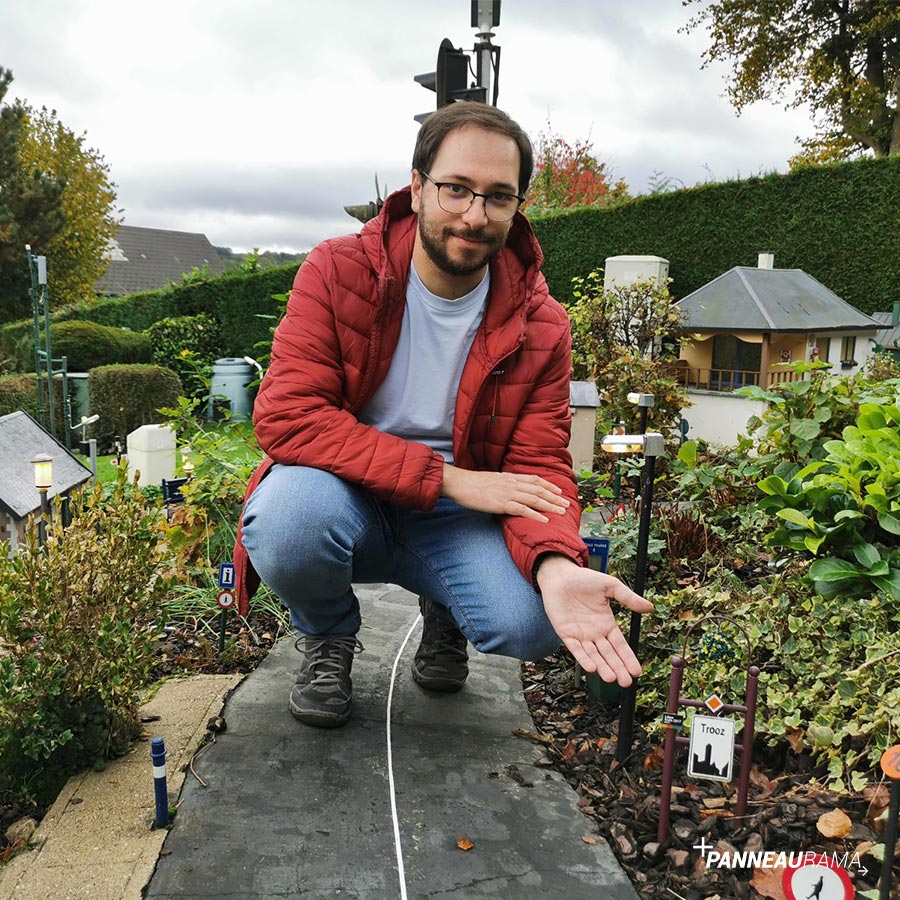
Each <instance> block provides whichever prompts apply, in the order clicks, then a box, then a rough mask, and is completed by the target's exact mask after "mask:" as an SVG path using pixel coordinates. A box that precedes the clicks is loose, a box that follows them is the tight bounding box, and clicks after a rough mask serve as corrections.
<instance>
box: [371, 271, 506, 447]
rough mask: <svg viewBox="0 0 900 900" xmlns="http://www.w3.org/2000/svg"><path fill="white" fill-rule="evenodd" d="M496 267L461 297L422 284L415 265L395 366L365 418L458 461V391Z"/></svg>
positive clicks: (383, 429)
mask: <svg viewBox="0 0 900 900" xmlns="http://www.w3.org/2000/svg"><path fill="white" fill-rule="evenodd" d="M489 288H490V269H488V270H487V271H486V272H485V275H484V278H483V279H482V280H481V283H480V284H479V285H478V286H477V287H475V288H474V289H473V290H472V291H470V292H469V293H468V294H466V295H465V296H463V297H460V298H459V299H457V300H445V299H444V298H443V297H438V296H437V294H432V293H431V291H429V290H428V288H426V287H425V285H424V284H422V279H421V278H419V275H418V273H417V272H416V269H415V266H410V269H409V281H408V283H407V285H406V306H405V308H404V310H403V324H402V326H401V328H400V339H399V341H398V343H397V349H396V351H395V352H394V357H393V359H392V360H391V368H390V370H389V371H388V374H387V377H386V378H385V380H384V382H383V384H382V385H381V386H380V387H379V388H378V390H377V391H376V392H375V394H374V396H373V397H372V399H371V400H370V401H369V402H368V403H367V404H366V405H365V407H363V409H362V410H360V413H359V421H360V422H363V423H364V424H366V425H374V426H375V427H376V428H377V429H378V430H379V431H384V432H386V433H387V434H393V435H396V436H397V437H402V438H404V439H406V440H409V441H418V442H419V443H422V444H427V445H428V446H429V447H431V448H432V449H433V450H436V451H437V452H438V453H440V454H441V455H442V456H443V457H444V459H445V460H446V461H447V462H448V463H452V462H453V413H454V409H455V407H456V394H457V392H458V391H459V380H460V378H461V377H462V372H463V367H464V366H465V364H466V358H467V357H468V355H469V350H470V349H471V347H472V341H473V340H474V339H475V333H476V332H477V331H478V326H479V325H480V324H481V320H482V318H483V317H484V308H485V305H486V302H487V295H488V290H489Z"/></svg>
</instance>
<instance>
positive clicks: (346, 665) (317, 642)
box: [290, 634, 363, 728]
mask: <svg viewBox="0 0 900 900" xmlns="http://www.w3.org/2000/svg"><path fill="white" fill-rule="evenodd" d="M294 646H295V647H296V648H297V649H298V650H299V651H300V653H302V654H303V661H302V662H301V663H300V669H299V671H298V672H297V678H296V680H295V682H294V687H293V688H292V689H291V699H290V707H291V713H292V714H293V716H294V718H295V719H298V720H299V721H300V722H303V724H304V725H313V726H314V727H316V728H338V727H340V726H341V725H343V724H344V723H345V722H346V721H347V719H348V718H350V705H351V703H352V702H353V682H352V681H351V680H350V669H351V667H352V666H353V657H354V656H355V655H356V654H357V653H360V652H362V649H363V645H362V644H361V643H360V642H359V641H358V640H357V638H356V636H355V635H350V636H348V637H316V636H315V635H310V634H303V635H301V636H300V637H299V638H297V640H296V641H295V642H294Z"/></svg>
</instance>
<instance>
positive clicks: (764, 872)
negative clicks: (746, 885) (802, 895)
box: [750, 867, 787, 900]
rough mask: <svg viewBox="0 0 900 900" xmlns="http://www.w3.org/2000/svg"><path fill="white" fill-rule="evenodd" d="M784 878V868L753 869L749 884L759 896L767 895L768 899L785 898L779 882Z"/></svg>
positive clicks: (779, 899) (777, 899)
mask: <svg viewBox="0 0 900 900" xmlns="http://www.w3.org/2000/svg"><path fill="white" fill-rule="evenodd" d="M783 878H784V868H783V867H778V868H773V869H754V870H753V877H752V878H751V879H750V885H751V886H752V887H753V888H754V890H755V891H756V892H757V893H758V894H759V896H760V897H768V898H770V900H787V897H785V895H784V889H783V888H782V886H781V882H782V880H783Z"/></svg>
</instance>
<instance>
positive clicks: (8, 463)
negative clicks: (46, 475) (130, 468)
mask: <svg viewBox="0 0 900 900" xmlns="http://www.w3.org/2000/svg"><path fill="white" fill-rule="evenodd" d="M38 453H48V454H50V456H52V457H53V486H52V487H51V488H50V490H49V492H48V497H51V498H52V497H55V496H56V495H57V494H65V493H66V492H67V491H70V490H71V489H72V488H74V487H77V486H78V485H79V484H84V482H85V481H87V480H88V478H90V477H91V470H90V469H88V467H87V466H85V465H84V464H83V463H81V462H80V461H79V460H78V459H77V458H76V457H75V456H74V455H73V454H71V453H70V452H69V451H68V450H66V448H65V447H64V446H63V445H62V444H61V443H60V442H59V441H57V440H56V439H55V438H53V437H51V435H50V434H48V433H47V432H46V431H45V430H44V429H43V428H41V426H40V425H38V423H37V422H35V420H34V419H32V418H31V416H29V415H28V413H26V412H22V411H21V410H19V411H18V412H13V413H9V414H8V415H5V416H0V472H2V473H3V477H2V478H0V509H2V510H3V511H4V512H6V513H7V514H8V515H11V516H12V517H13V518H15V519H24V518H25V516H27V515H28V514H29V513H32V512H34V511H35V510H36V509H39V508H40V505H41V495H40V493H39V492H38V489H37V488H36V487H35V486H34V468H33V467H32V465H31V460H32V459H34V457H35V456H36V455H37V454H38Z"/></svg>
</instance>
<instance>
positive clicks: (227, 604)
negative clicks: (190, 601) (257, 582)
mask: <svg viewBox="0 0 900 900" xmlns="http://www.w3.org/2000/svg"><path fill="white" fill-rule="evenodd" d="M216 603H218V604H219V606H220V607H222V609H231V607H232V606H234V591H225V590H222V591H219V593H218V594H216Z"/></svg>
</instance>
